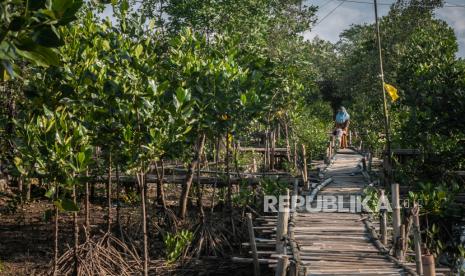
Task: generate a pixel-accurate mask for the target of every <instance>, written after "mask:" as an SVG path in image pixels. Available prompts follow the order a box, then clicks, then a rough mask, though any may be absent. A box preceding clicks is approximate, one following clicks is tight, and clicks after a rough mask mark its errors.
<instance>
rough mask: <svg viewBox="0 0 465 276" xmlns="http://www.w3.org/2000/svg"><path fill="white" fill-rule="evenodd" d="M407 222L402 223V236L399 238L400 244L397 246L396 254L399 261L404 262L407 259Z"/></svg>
mask: <svg viewBox="0 0 465 276" xmlns="http://www.w3.org/2000/svg"><path fill="white" fill-rule="evenodd" d="M405 231H406V229H405V224H402V225H401V226H400V237H399V239H398V241H399V242H398V244H397V246H396V255H397V259H399V261H401V262H403V261H404V260H405V253H406V252H405V250H404V243H405V239H406V234H405Z"/></svg>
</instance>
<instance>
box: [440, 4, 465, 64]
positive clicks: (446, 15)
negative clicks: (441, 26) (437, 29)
mask: <svg viewBox="0 0 465 276" xmlns="http://www.w3.org/2000/svg"><path fill="white" fill-rule="evenodd" d="M436 16H437V17H438V18H440V19H443V20H444V21H446V22H447V23H448V24H449V25H450V26H451V27H452V28H453V29H454V31H455V35H456V36H457V40H458V43H459V53H458V55H459V56H461V57H465V8H442V9H439V10H437V11H436Z"/></svg>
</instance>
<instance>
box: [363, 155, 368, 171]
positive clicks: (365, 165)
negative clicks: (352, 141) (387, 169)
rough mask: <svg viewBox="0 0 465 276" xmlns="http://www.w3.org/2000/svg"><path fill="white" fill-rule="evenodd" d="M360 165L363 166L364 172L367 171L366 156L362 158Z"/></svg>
mask: <svg viewBox="0 0 465 276" xmlns="http://www.w3.org/2000/svg"><path fill="white" fill-rule="evenodd" d="M362 166H363V171H364V172H366V171H367V159H366V157H363V158H362Z"/></svg>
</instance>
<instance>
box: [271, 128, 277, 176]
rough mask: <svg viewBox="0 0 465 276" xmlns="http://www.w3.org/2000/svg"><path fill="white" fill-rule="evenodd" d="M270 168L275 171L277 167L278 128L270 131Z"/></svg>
mask: <svg viewBox="0 0 465 276" xmlns="http://www.w3.org/2000/svg"><path fill="white" fill-rule="evenodd" d="M270 148H271V150H270V152H271V153H270V170H271V171H274V169H275V161H276V160H275V148H276V130H274V129H273V130H272V131H271V133H270Z"/></svg>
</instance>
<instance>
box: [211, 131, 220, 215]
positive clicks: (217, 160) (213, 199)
mask: <svg viewBox="0 0 465 276" xmlns="http://www.w3.org/2000/svg"><path fill="white" fill-rule="evenodd" d="M220 142H221V135H218V136H217V139H216V146H215V182H214V184H213V191H212V198H211V208H210V213H211V214H213V211H214V209H215V196H216V186H217V184H218V178H219V174H218V170H219V166H218V164H219V162H220V161H219V160H220Z"/></svg>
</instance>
